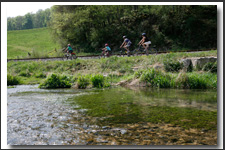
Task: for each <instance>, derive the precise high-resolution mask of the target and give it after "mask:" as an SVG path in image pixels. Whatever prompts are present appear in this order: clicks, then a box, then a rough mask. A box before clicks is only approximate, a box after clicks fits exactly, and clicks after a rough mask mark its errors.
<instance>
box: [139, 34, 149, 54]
mask: <svg viewBox="0 0 225 150" xmlns="http://www.w3.org/2000/svg"><path fill="white" fill-rule="evenodd" d="M150 44H151V41H150V40H149V39H148V37H147V36H146V33H142V39H141V41H140V42H139V43H138V45H142V46H143V47H144V49H145V51H146V52H147V54H148V47H149V45H150Z"/></svg>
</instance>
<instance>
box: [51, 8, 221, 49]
mask: <svg viewBox="0 0 225 150" xmlns="http://www.w3.org/2000/svg"><path fill="white" fill-rule="evenodd" d="M49 27H50V28H51V30H52V34H53V35H54V36H53V37H55V40H57V41H58V42H59V43H61V45H62V46H65V45H66V44H67V43H70V44H72V45H74V47H76V48H78V49H83V50H84V51H86V52H94V51H97V50H98V49H99V48H101V47H103V46H104V44H105V43H109V45H110V46H111V47H112V49H114V50H116V49H119V46H120V44H121V43H122V42H123V39H122V36H123V35H126V36H127V37H128V38H129V39H130V40H131V41H132V43H133V47H137V45H136V44H137V43H138V42H139V41H140V40H141V33H143V32H145V33H146V34H147V36H148V37H149V38H150V40H151V42H152V45H155V46H156V47H157V48H158V49H161V50H168V49H184V48H186V49H203V48H216V45H217V6H216V5H215V6H213V5H210V6H206V5H204V6H201V5H180V6H179V5H168V6H167V5H162V6H157V5H136V6H132V5H108V6H103V5H85V6H81V5H69V6H66V5H63V6H54V7H52V14H51V20H50V26H49Z"/></svg>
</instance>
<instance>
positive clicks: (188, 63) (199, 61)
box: [180, 57, 217, 71]
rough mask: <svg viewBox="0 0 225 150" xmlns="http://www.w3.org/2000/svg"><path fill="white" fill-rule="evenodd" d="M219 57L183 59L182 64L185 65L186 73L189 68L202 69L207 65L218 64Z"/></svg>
mask: <svg viewBox="0 0 225 150" xmlns="http://www.w3.org/2000/svg"><path fill="white" fill-rule="evenodd" d="M216 61H217V57H193V58H185V59H181V60H180V62H182V63H183V65H184V68H183V69H184V71H187V70H188V69H189V68H191V67H193V69H201V68H202V67H203V66H204V65H205V64H207V63H209V62H213V63H214V62H216Z"/></svg>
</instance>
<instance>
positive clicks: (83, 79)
mask: <svg viewBox="0 0 225 150" xmlns="http://www.w3.org/2000/svg"><path fill="white" fill-rule="evenodd" d="M89 84H90V80H89V78H88V77H87V76H80V77H78V79H77V85H78V88H79V89H86V88H87V86H88V85H89Z"/></svg>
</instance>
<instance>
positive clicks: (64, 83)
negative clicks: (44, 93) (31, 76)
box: [39, 74, 72, 89]
mask: <svg viewBox="0 0 225 150" xmlns="http://www.w3.org/2000/svg"><path fill="white" fill-rule="evenodd" d="M71 86H72V84H71V83H70V78H69V77H67V76H65V75H63V76H60V75H56V74H52V75H51V76H49V77H48V78H47V79H46V80H45V81H44V82H43V83H41V84H40V85H39V88H48V89H49V88H50V89H52V88H70V87H71Z"/></svg>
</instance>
